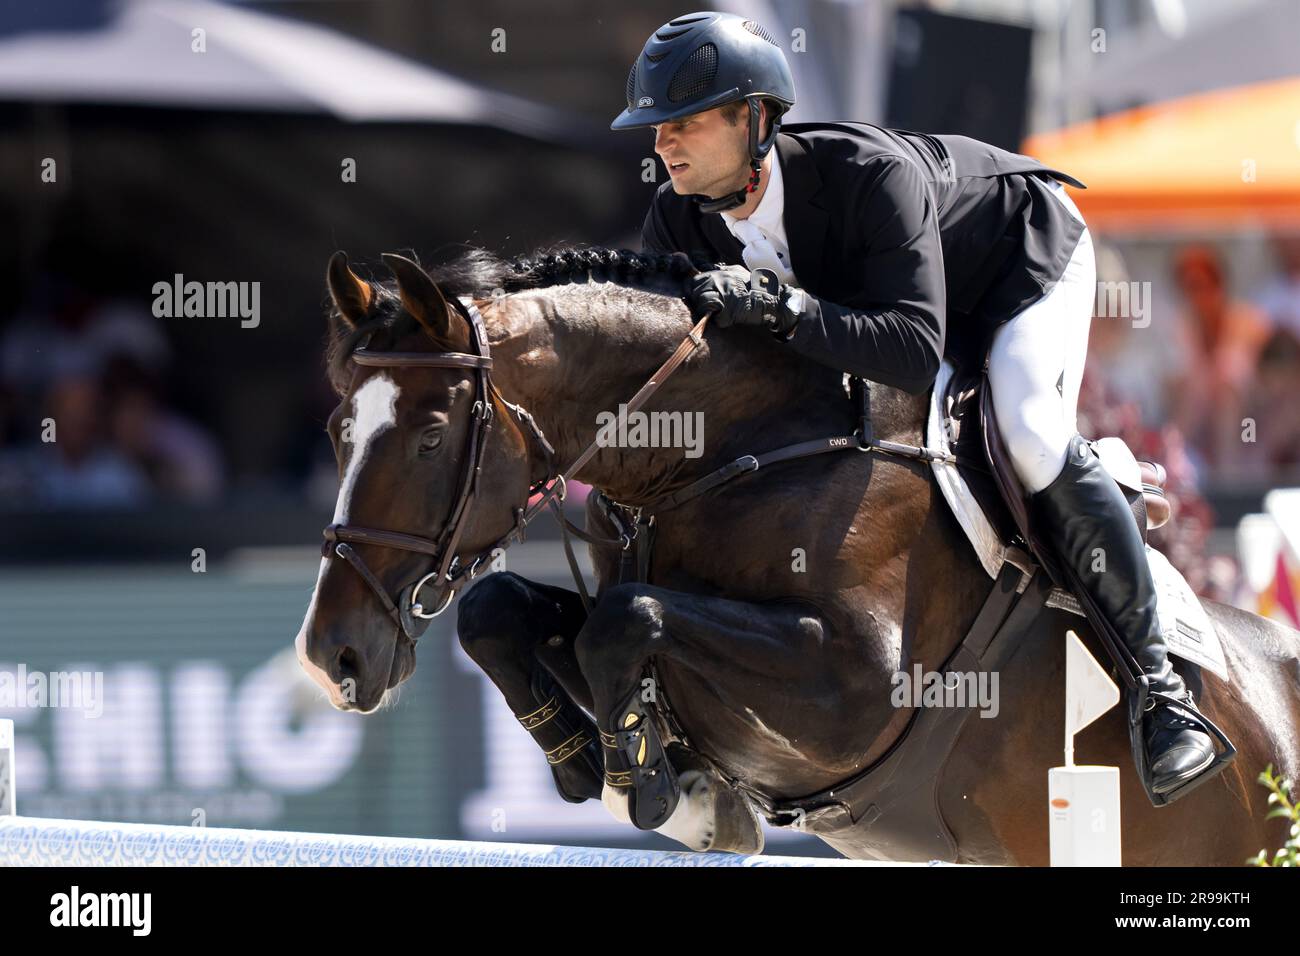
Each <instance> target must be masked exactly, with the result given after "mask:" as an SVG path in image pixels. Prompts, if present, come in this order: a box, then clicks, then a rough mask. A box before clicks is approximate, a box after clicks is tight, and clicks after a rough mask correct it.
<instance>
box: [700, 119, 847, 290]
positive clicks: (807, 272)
mask: <svg viewBox="0 0 1300 956" xmlns="http://www.w3.org/2000/svg"><path fill="white" fill-rule="evenodd" d="M775 149H776V151H777V154H778V155H779V156H780V159H781V181H782V186H783V188H784V190H785V197H784V198H785V211H784V212H783V214H782V222H783V223H784V224H785V234H786V238H787V239H788V240H789V242H790V259H791V268H793V269H794V273H795V275H796V276H798V277H799V283H800V285H802V286H803V288H805V289H807V290H808V291H809V292H812V293H813V294H815V290H817V289H818V288H820V286H821V277H822V250H823V248H824V247H825V245H826V225H827V219H828V214H827V212H826V209H825V207H824V206H822V205H821V202H820V199H819V197H818V194H819V193H820V192H821V188H822V179H821V175H820V174H819V173H818V172H817V165H816V164H815V163H814V162H813V158H812V156H811V155H810V154H809V152H808V148H807V147H806V146H804V144H803V143H801V142H800V141H799V140H798V139H796V138H795V137H793V136H791V135H789V134H788V133H777V134H776V146H775ZM702 219H703V222H702V228H703V230H704V234H705V235H706V236H708V238H709V241H710V242H711V243H713V247H714V248H715V249H717V250H718V251H719V252H720V253H721V254H722V255H723V256H724V258H726V259H727V260H728V261H731V262H741V261H742V260H741V250H742V249H743V248H744V246H742V245H741V243H740V242H739V240H737V239H736V237H735V236H733V235H732V234H731V231H730V230H729V229H728V228H727V225H726V223H724V222H723V221H722V214H721V213H710V214H708V215H705V216H703V217H702Z"/></svg>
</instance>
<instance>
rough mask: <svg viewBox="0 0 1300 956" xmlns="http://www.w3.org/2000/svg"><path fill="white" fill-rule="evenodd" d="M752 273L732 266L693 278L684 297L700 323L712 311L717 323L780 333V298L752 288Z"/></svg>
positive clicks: (714, 320) (724, 326)
mask: <svg viewBox="0 0 1300 956" xmlns="http://www.w3.org/2000/svg"><path fill="white" fill-rule="evenodd" d="M749 277H750V271H749V269H748V268H746V267H745V266H740V265H730V266H726V267H724V268H722V269H714V270H712V271H710V272H701V273H699V274H698V275H695V276H694V277H692V278H691V279H690V281H689V283H688V285H687V289H686V294H685V295H684V296H683V298H684V299H685V300H686V304H687V306H689V308H690V310H691V316H692V318H694V319H695V320H696V321H697V322H698V321H699V320H700V319H702V318H703V317H704V316H705V315H706V314H708V313H710V312H714V313H716V317H715V318H714V319H713V322H714V324H716V325H720V326H722V327H723V328H726V327H727V326H729V325H757V326H763V327H766V328H769V329H771V330H773V331H777V330H778V328H779V326H780V323H779V321H778V319H779V313H780V312H781V307H780V306H781V300H780V297H779V296H778V295H772V294H771V293H768V292H764V291H763V290H762V289H751V288H750V287H749Z"/></svg>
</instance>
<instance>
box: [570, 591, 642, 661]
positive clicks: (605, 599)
mask: <svg viewBox="0 0 1300 956" xmlns="http://www.w3.org/2000/svg"><path fill="white" fill-rule="evenodd" d="M655 590H656V589H655V588H652V587H650V586H649V585H646V584H618V585H615V586H614V587H612V588H609V589H608V590H606V591H605V592H604V593H603V594H602V595H601V596H600V602H599V603H598V604H597V605H596V606H595V607H594V608H593V609H592V612H591V616H590V617H588V619H587V623H586V624H585V625H584V626H583V628H582V630H581V631H580V632H579V633H578V638H577V640H576V641H575V643H574V651H575V652H576V653H577V655H578V660H579V662H580V663H582V664H583V666H584V670H585V667H586V664H587V663H592V662H594V661H595V660H596V659H598V658H600V657H610V656H612V657H614V658H615V659H618V660H626V659H629V654H630V653H631V652H633V651H635V649H636V647H638V646H648V645H649V644H650V643H651V642H653V641H654V640H655V639H656V638H658V637H659V636H660V635H661V634H662V633H663V605H662V603H660V601H659V599H658V598H657V597H655V596H654V595H655ZM632 656H635V655H634V654H633V655H632Z"/></svg>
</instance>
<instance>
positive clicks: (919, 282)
mask: <svg viewBox="0 0 1300 956" xmlns="http://www.w3.org/2000/svg"><path fill="white" fill-rule="evenodd" d="M883 162H885V163H886V165H885V166H884V168H883V169H879V168H874V169H873V168H871V167H867V168H866V175H864V177H863V178H862V179H860V180H859V181H858V183H857V186H856V188H855V189H854V190H853V191H852V192H851V193H850V195H848V196H846V197H845V198H846V200H847V202H848V205H849V208H851V209H853V210H855V212H854V216H853V217H852V218H851V219H850V220H849V222H848V223H846V228H847V229H853V228H854V226H856V233H855V234H851V235H849V236H846V239H845V241H846V242H847V243H849V248H848V249H847V250H846V253H847V255H849V256H851V257H852V260H853V261H854V262H855V263H857V264H858V275H859V276H860V277H861V278H860V280H859V283H860V287H859V291H858V293H857V294H856V295H855V296H854V297H853V298H854V300H855V301H858V302H862V303H869V304H867V305H838V304H836V303H834V302H829V301H827V300H826V299H818V298H816V297H814V296H811V295H809V296H806V297H805V300H804V301H805V303H806V304H805V307H804V309H803V312H802V315H801V318H800V320H799V322H798V324H797V325H796V326H795V328H794V330H793V332H791V333H790V336H789V338H788V339H786V342H787V343H788V344H789V346H790V348H792V349H794V350H795V351H796V352H799V353H800V354H802V355H806V356H807V357H808V358H811V359H813V360H815V361H818V362H821V363H823V364H825V365H829V366H832V367H833V368H836V369H838V370H840V371H844V372H849V373H851V374H854V375H860V376H862V377H863V378H866V379H869V380H871V381H873V382H880V383H882V384H884V385H890V386H893V387H895V388H900V389H903V390H904V391H907V392H911V393H913V394H919V393H920V392H923V391H925V390H926V389H927V388H929V387H930V385H931V384H932V383H933V382H934V377H935V375H936V374H938V371H939V363H940V362H941V361H942V360H943V344H944V334H945V326H944V323H945V308H946V305H945V301H946V300H945V293H944V274H943V250H942V247H941V246H940V243H939V221H938V214H937V212H936V211H935V208H934V204H933V202H932V201H931V198H930V192H929V188H928V186H927V184H926V182H925V180H924V178H923V177H922V175H921V172H920V170H919V169H918V168H917V167H916V166H915V165H913V164H912V163H911V162H909V161H907V160H905V159H902V158H892V157H891V158H887V159H885V160H883ZM651 213H652V214H653V209H652V210H651Z"/></svg>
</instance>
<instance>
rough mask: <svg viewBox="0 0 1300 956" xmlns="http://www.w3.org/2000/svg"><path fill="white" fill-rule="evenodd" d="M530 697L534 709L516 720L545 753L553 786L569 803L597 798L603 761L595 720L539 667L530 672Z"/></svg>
mask: <svg viewBox="0 0 1300 956" xmlns="http://www.w3.org/2000/svg"><path fill="white" fill-rule="evenodd" d="M533 698H534V699H535V700H536V701H537V705H538V706H537V707H536V709H534V710H533V711H532V712H530V713H527V714H516V715H515V719H516V720H518V721H519V723H521V724H523V726H524V729H525V730H527V731H528V732H529V733H530V734H532V735H533V740H535V741H537V745H538V746H539V747H541V748H542V751H543V753H545V754H546V762H547V763H549V764H550V765H551V775H552V776H553V777H554V778H555V789H556V790H558V791H559V792H560V796H561V797H563V798H564V799H565V800H567V801H568V802H569V803H582V802H583V801H585V800H586V799H587V798H588V797H599V796H600V791H601V776H602V769H603V761H602V759H601V753H600V744H599V743H598V739H599V738H598V737H597V733H598V731H597V730H596V725H595V723H594V722H593V721H592V720H591V718H590V717H588V716H587V715H586V714H585V713H583V712H582V710H581V709H580V708H579V707H578V705H577V704H575V703H574V702H573V701H572V700H570V699H569V695H568V694H567V693H565V691H564V690H563V688H561V687H560V686H559V685H558V684H556V682H555V680H554V679H553V678H552V677H551V675H550V674H549V673H547V672H544V671H542V670H541V669H540V668H539V669H538V670H537V671H535V672H534V674H533Z"/></svg>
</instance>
